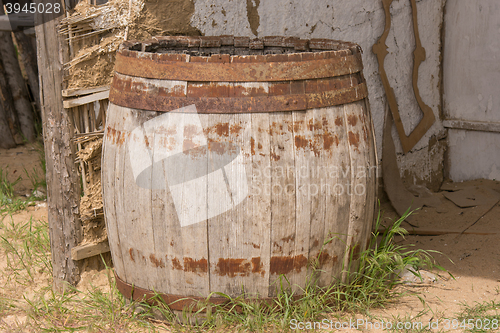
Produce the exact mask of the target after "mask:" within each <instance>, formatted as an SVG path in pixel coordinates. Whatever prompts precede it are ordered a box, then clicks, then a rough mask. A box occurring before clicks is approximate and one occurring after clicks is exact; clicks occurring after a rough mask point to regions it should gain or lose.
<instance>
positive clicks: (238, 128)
mask: <svg viewBox="0 0 500 333" xmlns="http://www.w3.org/2000/svg"><path fill="white" fill-rule="evenodd" d="M242 128H243V127H241V126H240V125H238V124H235V125H232V126H231V127H230V128H229V132H231V134H238V133H240V131H241V129H242Z"/></svg>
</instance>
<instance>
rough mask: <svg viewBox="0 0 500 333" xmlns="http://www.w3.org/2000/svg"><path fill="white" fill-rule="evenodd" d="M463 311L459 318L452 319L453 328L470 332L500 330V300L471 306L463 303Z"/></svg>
mask: <svg viewBox="0 0 500 333" xmlns="http://www.w3.org/2000/svg"><path fill="white" fill-rule="evenodd" d="M461 305H462V311H461V312H460V313H459V314H458V316H457V319H455V320H452V321H450V325H451V329H463V330H464V331H468V332H491V331H492V330H493V331H494V332H496V331H498V330H500V312H499V310H500V301H493V300H492V301H489V302H483V303H475V305H474V306H469V305H467V304H465V303H462V304H461Z"/></svg>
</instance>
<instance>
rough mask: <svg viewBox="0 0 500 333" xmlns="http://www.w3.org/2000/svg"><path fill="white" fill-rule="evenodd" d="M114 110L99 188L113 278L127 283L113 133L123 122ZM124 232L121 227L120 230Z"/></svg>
mask: <svg viewBox="0 0 500 333" xmlns="http://www.w3.org/2000/svg"><path fill="white" fill-rule="evenodd" d="M112 108H117V109H116V110H113V109H112V110H110V111H111V112H109V113H108V119H107V124H108V127H106V129H105V134H104V141H103V146H102V150H103V152H102V174H101V184H102V192H103V196H102V199H103V208H104V220H105V222H106V231H107V233H108V242H109V247H110V250H111V255H112V258H113V266H114V268H115V272H116V274H117V275H118V276H119V277H120V278H121V279H123V280H124V281H127V274H126V269H125V264H124V261H123V255H127V254H126V253H124V251H123V250H122V243H121V241H120V232H119V231H120V230H119V227H120V226H119V220H120V219H121V215H119V214H121V213H122V206H123V195H124V193H123V191H122V189H123V177H122V176H121V175H120V174H118V172H119V170H122V168H123V167H122V165H123V155H119V149H118V146H117V140H116V139H117V138H116V129H119V128H121V123H122V122H123V117H121V114H122V110H121V109H122V108H121V107H118V106H114V105H113V106H112ZM121 227H122V228H123V226H121Z"/></svg>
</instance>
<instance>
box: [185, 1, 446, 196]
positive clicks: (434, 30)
mask: <svg viewBox="0 0 500 333" xmlns="http://www.w3.org/2000/svg"><path fill="white" fill-rule="evenodd" d="M445 1H446V0H420V1H417V9H418V23H419V33H420V39H421V43H422V46H423V47H424V48H425V50H426V54H427V59H426V60H425V61H424V62H422V64H421V66H420V69H419V80H418V87H419V90H420V94H421V96H422V99H423V101H424V102H425V103H426V104H427V105H429V107H431V108H432V110H433V111H434V114H435V116H436V123H435V124H434V125H433V126H432V128H431V129H430V130H429V131H428V133H427V134H426V135H425V136H424V138H422V140H420V142H419V143H418V144H417V145H416V146H415V147H414V148H413V150H412V151H411V152H410V153H409V154H406V155H402V146H401V144H400V142H399V138H398V136H397V133H396V130H395V127H394V128H393V137H394V138H395V144H396V151H397V153H398V161H399V164H400V170H401V175H402V176H404V177H405V179H406V180H407V181H412V182H414V183H419V184H426V185H431V184H433V183H436V182H440V181H441V180H442V174H443V173H442V166H443V154H444V150H445V149H444V146H443V147H441V148H439V149H438V148H437V147H434V148H432V147H431V149H429V145H430V144H429V143H430V142H431V141H433V140H434V141H436V140H438V141H439V139H441V138H442V137H444V135H445V134H444V133H445V131H444V128H443V126H442V123H441V120H440V118H441V117H440V108H441V105H440V101H441V97H440V56H441V26H442V21H443V7H444V4H445ZM391 16H392V25H391V30H390V32H389V36H388V38H387V42H386V44H387V46H388V51H389V54H388V55H387V56H386V59H385V68H386V72H387V76H388V79H389V82H390V84H391V86H392V88H393V89H394V92H395V94H396V99H397V102H398V105H399V111H400V113H401V119H402V120H403V123H404V127H405V130H406V132H407V134H408V133H410V132H411V130H413V128H414V127H415V126H416V125H417V124H418V122H419V121H420V118H421V117H422V112H421V111H420V108H419V106H418V104H417V101H416V99H415V95H414V92H413V87H412V76H411V75H412V71H413V50H414V48H415V39H414V36H413V21H412V13H411V3H410V1H409V0H394V1H393V3H392V5H391ZM191 24H192V25H193V26H194V27H196V28H198V29H199V30H200V31H201V32H202V33H204V34H205V35H207V36H216V35H228V34H229V35H235V36H251V37H256V36H258V37H263V36H270V35H275V36H276V35H280V36H294V37H300V38H331V39H340V40H346V41H352V42H356V43H358V44H359V45H360V46H361V47H362V49H363V51H364V53H363V63H364V75H365V78H366V80H367V84H368V91H369V100H370V106H371V111H372V115H373V122H374V126H375V135H376V140H377V150H378V156H379V158H381V157H382V131H383V125H384V110H385V105H386V99H385V93H384V89H383V86H382V82H381V80H380V76H379V73H378V63H377V59H376V56H375V55H374V54H373V53H372V46H373V44H375V43H376V42H377V41H378V39H379V37H380V35H381V34H382V32H383V30H384V25H385V15H384V10H383V7H382V2H381V1H379V0H373V1H366V0H351V1H342V0H310V1H301V0H273V1H264V0H232V1H228V0H211V1H207V0H195V11H194V14H193V16H192V19H191ZM431 143H432V142H431ZM416 156H418V157H416ZM431 160H432V161H431ZM430 187H432V188H434V187H435V185H432V186H430Z"/></svg>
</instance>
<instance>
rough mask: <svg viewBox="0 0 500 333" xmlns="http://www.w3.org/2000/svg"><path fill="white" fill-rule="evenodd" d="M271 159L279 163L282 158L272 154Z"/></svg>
mask: <svg viewBox="0 0 500 333" xmlns="http://www.w3.org/2000/svg"><path fill="white" fill-rule="evenodd" d="M271 158H272V159H273V160H274V161H279V160H280V158H281V157H280V156H279V155H276V153H274V152H271Z"/></svg>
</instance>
